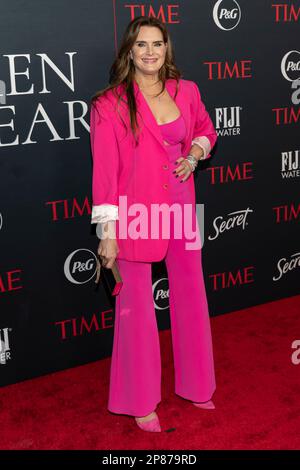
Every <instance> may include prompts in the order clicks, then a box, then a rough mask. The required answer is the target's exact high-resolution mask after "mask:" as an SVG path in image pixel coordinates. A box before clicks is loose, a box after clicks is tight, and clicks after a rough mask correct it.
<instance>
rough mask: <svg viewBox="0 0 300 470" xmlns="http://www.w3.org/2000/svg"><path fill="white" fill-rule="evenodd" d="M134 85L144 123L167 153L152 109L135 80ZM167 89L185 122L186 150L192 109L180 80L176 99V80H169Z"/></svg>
mask: <svg viewBox="0 0 300 470" xmlns="http://www.w3.org/2000/svg"><path fill="white" fill-rule="evenodd" d="M133 84H134V92H135V98H136V102H137V107H138V110H139V112H140V113H141V116H142V118H143V122H144V124H145V126H147V128H148V129H149V131H150V132H151V133H152V134H153V136H154V137H155V138H156V140H157V141H158V142H159V143H160V145H161V147H162V148H163V149H164V151H165V152H167V149H166V145H165V144H164V141H163V137H162V134H161V130H160V128H159V124H157V122H156V119H155V117H154V115H153V113H152V111H151V108H150V106H149V105H148V103H147V101H146V99H145V98H144V96H143V94H142V92H141V91H140V89H139V86H138V84H137V82H136V81H135V80H133ZM166 89H167V91H168V93H169V94H170V96H171V98H173V99H174V101H175V103H176V105H177V107H178V109H179V111H180V113H181V115H182V117H183V119H184V121H185V125H186V129H187V133H186V136H185V139H184V149H185V146H186V144H187V142H188V140H189V129H190V120H191V115H190V108H189V106H188V102H187V99H186V96H185V94H184V93H183V91H182V85H181V81H180V80H179V87H178V93H177V96H176V98H174V95H175V92H176V80H175V79H170V78H169V79H167V80H166Z"/></svg>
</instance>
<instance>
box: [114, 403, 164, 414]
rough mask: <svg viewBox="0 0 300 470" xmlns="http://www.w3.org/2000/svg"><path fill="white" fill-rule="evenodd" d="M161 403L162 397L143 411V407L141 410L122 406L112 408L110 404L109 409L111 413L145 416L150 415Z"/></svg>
mask: <svg viewBox="0 0 300 470" xmlns="http://www.w3.org/2000/svg"><path fill="white" fill-rule="evenodd" d="M160 403H161V399H160V400H159V401H156V402H155V404H153V406H151V407H149V408H148V409H146V408H145V409H144V410H143V411H141V409H139V410H134V409H131V410H128V409H125V408H123V409H122V408H112V407H110V406H108V407H107V409H108V411H109V412H110V413H114V414H121V415H129V416H136V417H143V416H148V415H149V414H150V413H152V411H155V409H156V408H157V406H158V405H159V404H160Z"/></svg>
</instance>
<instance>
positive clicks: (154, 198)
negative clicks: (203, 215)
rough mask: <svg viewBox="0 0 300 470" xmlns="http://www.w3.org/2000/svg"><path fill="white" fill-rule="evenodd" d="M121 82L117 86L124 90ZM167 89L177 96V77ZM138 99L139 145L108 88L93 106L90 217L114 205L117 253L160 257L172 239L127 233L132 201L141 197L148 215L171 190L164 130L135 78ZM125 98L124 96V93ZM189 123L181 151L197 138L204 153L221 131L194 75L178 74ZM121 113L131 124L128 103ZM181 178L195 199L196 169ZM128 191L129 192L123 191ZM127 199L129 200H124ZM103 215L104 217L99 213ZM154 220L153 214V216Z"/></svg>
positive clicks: (180, 96)
mask: <svg viewBox="0 0 300 470" xmlns="http://www.w3.org/2000/svg"><path fill="white" fill-rule="evenodd" d="M120 87H121V85H120V86H119V91H120V90H121V88H120ZM166 89H167V91H168V92H169V94H170V96H171V97H172V98H173V99H174V94H175V91H176V80H175V79H168V80H167V81H166ZM134 93H135V98H136V103H137V111H138V112H137V120H138V124H139V126H140V128H141V133H140V136H139V138H140V140H139V145H138V146H137V147H135V145H134V138H133V136H132V133H131V132H130V128H129V131H128V133H127V134H126V130H125V128H124V126H123V124H122V121H121V119H120V117H119V115H118V111H117V110H116V109H115V104H116V101H117V99H116V98H115V96H114V95H113V92H112V91H111V90H110V91H109V92H107V93H106V94H105V96H101V97H99V98H98V99H97V102H96V106H97V110H98V111H99V114H98V113H97V111H96V110H95V109H94V106H92V107H91V112H90V137H91V149H92V156H93V176H92V200H93V207H92V223H94V222H98V221H100V220H99V219H98V220H97V219H96V218H95V217H94V220H93V213H94V214H96V213H97V211H98V210H99V209H101V208H105V207H109V206H107V205H108V204H111V205H112V206H111V207H112V208H115V209H116V214H118V215H116V216H115V217H108V218H107V219H106V220H108V219H111V218H114V219H116V238H117V241H118V246H119V250H120V251H119V254H118V257H117V258H121V259H126V260H129V261H144V262H152V261H160V260H161V259H163V258H164V255H165V253H166V250H167V247H168V239H164V238H162V237H161V236H159V238H158V239H155V238H151V237H148V238H136V239H133V238H132V237H130V236H128V228H129V225H130V224H132V223H133V220H136V219H137V216H138V212H135V213H130V211H129V208H130V207H131V205H132V204H136V203H140V204H143V205H144V206H143V207H146V209H147V210H148V214H149V217H150V213H151V204H153V203H156V204H163V203H165V204H172V201H170V200H169V192H168V163H169V155H168V152H167V150H166V145H165V144H164V142H163V138H162V134H161V130H160V128H159V125H158V124H157V122H156V119H155V117H154V115H153V113H152V111H151V109H150V107H149V105H148V103H147V101H146V100H145V98H144V96H143V94H142V93H141V91H140V89H139V86H138V84H137V83H136V82H135V81H134ZM123 99H125V101H126V96H125V95H124V96H123ZM175 103H176V105H177V107H178V108H179V110H180V112H181V114H182V116H183V118H184V120H185V124H186V128H187V135H186V138H185V141H184V142H183V150H182V155H183V156H186V155H187V154H188V152H189V150H190V148H191V146H192V141H193V140H194V141H195V143H199V145H201V146H202V148H203V149H204V150H205V151H206V152H205V153H206V158H209V157H210V156H211V154H210V150H211V149H212V148H213V146H214V145H215V142H216V140H217V134H216V131H215V128H214V126H213V123H212V121H211V119H210V117H209V114H208V112H207V111H206V108H205V105H204V103H203V102H202V100H201V95H200V91H199V88H198V86H197V84H196V83H195V82H193V81H191V80H185V79H180V81H179V90H178V93H177V96H176V98H175ZM120 112H121V116H122V118H123V119H124V121H125V122H126V124H127V125H128V126H129V117H128V115H127V112H126V107H125V106H124V105H123V106H121V107H120ZM182 184H189V185H190V187H191V198H192V199H193V202H195V186H194V178H193V175H191V176H190V178H188V180H187V181H185V182H183V183H182ZM125 196H126V197H125ZM125 201H126V203H125ZM101 221H104V218H102V219H101ZM149 225H150V219H149Z"/></svg>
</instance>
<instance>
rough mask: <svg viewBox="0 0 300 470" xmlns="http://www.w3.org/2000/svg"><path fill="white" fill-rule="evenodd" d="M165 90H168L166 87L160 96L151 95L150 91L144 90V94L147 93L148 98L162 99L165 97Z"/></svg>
mask: <svg viewBox="0 0 300 470" xmlns="http://www.w3.org/2000/svg"><path fill="white" fill-rule="evenodd" d="M140 89H141V90H143V88H140ZM165 92H166V89H164V91H163V93H162V94H160V95H159V96H156V95H149V94H148V93H144V92H143V94H144V95H146V97H147V98H151V99H155V100H156V101H160V100H161V99H162V98H163V96H164V94H165Z"/></svg>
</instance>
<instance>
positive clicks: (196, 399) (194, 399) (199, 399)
mask: <svg viewBox="0 0 300 470" xmlns="http://www.w3.org/2000/svg"><path fill="white" fill-rule="evenodd" d="M215 391H216V387H215V388H214V390H213V392H212V393H210V394H209V396H206V397H203V396H200V397H199V396H198V397H195V396H194V397H192V396H191V395H189V396H188V395H186V394H185V393H181V392H178V390H176V389H175V394H176V395H178V396H179V397H180V398H184V399H185V400H189V401H192V402H195V403H204V402H206V401H209V400H211V399H212V397H213V395H214V393H215Z"/></svg>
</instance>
